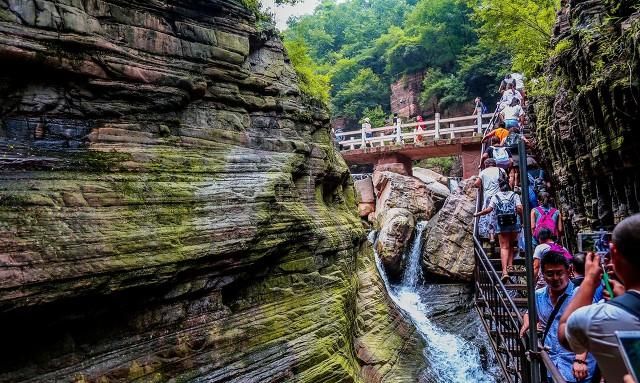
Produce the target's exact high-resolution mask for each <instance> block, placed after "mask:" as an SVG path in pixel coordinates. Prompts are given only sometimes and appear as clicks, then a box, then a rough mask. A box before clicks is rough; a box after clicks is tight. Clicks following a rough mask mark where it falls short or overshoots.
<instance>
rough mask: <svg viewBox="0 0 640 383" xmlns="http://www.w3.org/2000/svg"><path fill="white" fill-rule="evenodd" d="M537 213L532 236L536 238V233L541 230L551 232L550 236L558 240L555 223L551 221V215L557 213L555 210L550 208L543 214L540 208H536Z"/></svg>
mask: <svg viewBox="0 0 640 383" xmlns="http://www.w3.org/2000/svg"><path fill="white" fill-rule="evenodd" d="M536 211H537V212H538V215H539V216H538V220H537V221H536V229H535V230H534V231H533V235H534V236H535V237H536V238H538V233H540V230H542V229H549V230H551V235H553V237H554V238H558V230H557V229H556V221H555V220H554V219H553V215H554V214H555V213H556V211H558V209H556V208H553V207H552V208H550V209H549V211H548V212H545V211H544V209H543V208H542V206H538V207H537V208H536Z"/></svg>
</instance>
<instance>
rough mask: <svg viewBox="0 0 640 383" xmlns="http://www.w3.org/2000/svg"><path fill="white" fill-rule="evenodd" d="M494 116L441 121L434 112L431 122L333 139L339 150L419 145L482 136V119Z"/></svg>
mask: <svg viewBox="0 0 640 383" xmlns="http://www.w3.org/2000/svg"><path fill="white" fill-rule="evenodd" d="M493 116H494V115H493V113H488V114H478V115H472V116H464V117H453V118H445V119H440V113H436V114H435V118H434V119H433V120H428V121H420V122H412V123H408V124H402V123H398V124H396V125H390V126H383V127H381V128H372V129H371V130H370V131H369V132H365V131H364V129H360V130H354V131H350V132H343V133H336V139H337V141H338V144H340V147H341V150H354V149H361V148H365V147H367V146H370V147H374V146H385V145H392V144H399V145H404V144H407V143H414V144H415V143H418V144H419V142H420V138H421V139H422V142H425V141H427V139H428V138H431V139H436V140H438V139H441V138H455V137H456V136H458V137H461V136H473V135H476V134H477V135H482V134H483V131H484V129H485V128H486V127H487V126H489V123H488V121H487V123H484V120H485V119H486V120H489V119H491V118H492V117H493ZM469 122H470V123H471V125H464V126H457V125H456V124H460V123H464V124H469ZM418 125H421V126H422V129H423V132H416V127H417V126H418ZM367 133H369V134H370V137H367Z"/></svg>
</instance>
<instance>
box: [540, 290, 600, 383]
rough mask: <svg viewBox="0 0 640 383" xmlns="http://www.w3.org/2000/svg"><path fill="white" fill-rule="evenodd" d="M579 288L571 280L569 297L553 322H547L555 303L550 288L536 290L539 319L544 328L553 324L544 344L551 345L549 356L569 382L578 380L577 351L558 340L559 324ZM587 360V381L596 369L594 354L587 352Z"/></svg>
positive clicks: (567, 291) (568, 291)
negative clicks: (576, 370) (550, 294)
mask: <svg viewBox="0 0 640 383" xmlns="http://www.w3.org/2000/svg"><path fill="white" fill-rule="evenodd" d="M577 290H578V288H577V287H575V286H574V284H573V283H571V282H569V284H568V285H567V289H566V290H565V292H564V294H567V298H566V299H565V301H564V302H563V303H562V306H560V310H559V311H558V314H557V315H556V317H555V318H554V320H553V323H547V322H548V320H549V319H550V318H549V317H550V316H551V312H552V311H553V308H554V305H553V304H552V303H551V297H550V296H549V292H548V288H547V287H543V288H541V289H538V290H536V307H537V309H538V320H539V321H540V322H541V323H542V327H543V328H546V327H547V326H551V327H550V328H549V331H548V332H547V337H546V338H545V340H544V345H545V347H549V358H550V359H551V361H552V362H553V364H554V365H555V366H556V367H557V368H558V371H560V374H562V376H563V377H564V379H565V380H566V381H567V382H575V380H576V378H575V377H574V376H573V360H574V359H575V357H576V353H575V352H573V351H571V350H567V349H566V348H564V347H562V346H561V345H560V342H559V341H558V326H559V323H560V318H561V317H562V314H563V313H564V311H565V310H566V309H567V307H568V306H569V302H570V301H571V298H572V297H573V296H574V295H575V293H576V292H577ZM564 294H563V295H564ZM558 299H560V298H558ZM576 352H577V353H582V352H584V351H577V350H576ZM586 362H587V367H588V369H589V373H588V376H587V379H586V381H590V380H591V378H592V376H593V373H594V371H595V369H596V361H595V359H594V358H593V355H591V354H587V359H586Z"/></svg>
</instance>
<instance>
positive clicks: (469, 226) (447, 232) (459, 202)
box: [422, 193, 475, 281]
mask: <svg viewBox="0 0 640 383" xmlns="http://www.w3.org/2000/svg"><path fill="white" fill-rule="evenodd" d="M474 212H475V199H474V198H473V197H471V196H470V195H467V194H463V193H455V194H451V195H450V196H449V197H448V198H447V199H446V200H445V202H444V205H443V206H442V209H440V211H439V212H438V213H437V214H436V215H435V216H434V217H433V218H432V219H431V220H430V221H429V223H428V225H427V228H426V229H425V243H424V246H423V253H422V263H423V267H424V270H425V271H427V272H429V273H432V274H435V275H438V276H443V277H448V278H452V279H454V280H465V281H470V280H471V279H472V277H473V270H474V268H475V257H474V254H473V213H474Z"/></svg>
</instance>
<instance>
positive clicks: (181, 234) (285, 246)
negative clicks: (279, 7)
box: [0, 0, 411, 382]
mask: <svg viewBox="0 0 640 383" xmlns="http://www.w3.org/2000/svg"><path fill="white" fill-rule="evenodd" d="M0 57H1V59H0V100H1V102H0V113H1V114H0V117H1V125H0V151H2V155H1V156H0V168H1V172H0V312H1V314H0V321H1V322H2V325H3V326H2V327H3V328H4V329H5V331H4V333H5V335H4V336H3V347H2V348H1V349H2V351H0V354H1V355H0V382H23V381H24V382H40V381H42V382H51V381H60V382H64V381H69V382H71V381H73V382H106V381H108V382H124V381H141V382H142V381H144V382H151V381H158V382H160V381H193V382H200V381H207V382H240V381H242V382H273V381H285V380H294V379H295V380H296V381H301V382H305V381H306V382H320V381H322V382H343V381H361V379H362V376H363V374H362V372H361V371H360V370H361V368H362V367H363V366H370V363H369V361H367V362H366V363H365V362H362V361H360V362H358V361H357V359H356V357H355V355H356V350H355V349H354V345H353V339H354V336H356V334H357V331H356V326H355V318H356V315H357V312H358V311H357V304H358V303H357V302H358V295H357V291H358V285H359V282H358V277H357V274H356V260H357V258H358V251H359V250H358V249H359V248H360V243H361V241H362V240H363V238H364V232H363V229H362V227H361V224H360V222H359V219H358V217H357V214H356V212H355V210H354V206H355V199H354V191H353V187H352V184H351V182H350V180H349V174H348V171H347V167H346V165H345V163H344V162H343V160H342V159H341V157H340V156H339V155H337V153H336V152H335V151H334V149H333V148H332V145H331V144H330V141H329V134H328V123H329V119H328V115H327V114H326V112H325V110H324V109H323V108H321V107H318V106H314V104H313V103H312V102H310V101H308V100H306V98H305V97H304V96H303V95H301V94H300V93H299V91H298V88H297V86H296V80H295V74H294V71H293V69H292V67H291V66H290V65H289V64H288V60H287V58H286V56H285V55H284V53H283V47H282V44H281V43H280V41H279V40H278V39H277V38H275V37H274V36H273V32H271V31H269V30H259V29H257V28H256V23H255V18H254V16H253V14H252V13H250V12H248V11H247V10H246V9H245V8H244V7H243V6H242V5H241V3H239V2H234V1H222V0H206V1H199V0H182V1H177V0H151V1H148V0H145V1H142V0H133V1H126V2H125V1H120V0H58V1H48V0H37V1H26V0H25V1H5V2H0ZM376 299H377V300H376V302H377V303H376V304H378V305H380V304H386V303H384V296H380V297H378V298H376ZM359 347H360V346H359ZM393 363H395V362H389V363H387V365H392V364H393ZM369 368H371V367H369ZM381 376H384V377H385V379H386V380H394V379H395V380H396V381H397V379H402V377H399V376H398V375H394V373H390V374H387V375H384V374H383V375H381ZM385 379H383V380H385ZM409 380H411V379H409Z"/></svg>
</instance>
